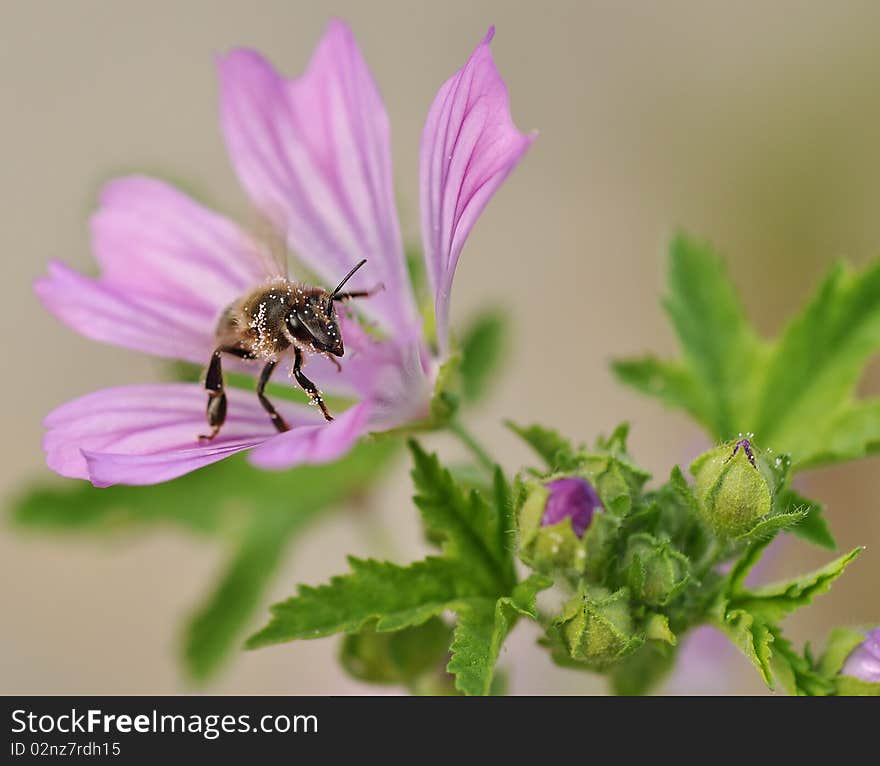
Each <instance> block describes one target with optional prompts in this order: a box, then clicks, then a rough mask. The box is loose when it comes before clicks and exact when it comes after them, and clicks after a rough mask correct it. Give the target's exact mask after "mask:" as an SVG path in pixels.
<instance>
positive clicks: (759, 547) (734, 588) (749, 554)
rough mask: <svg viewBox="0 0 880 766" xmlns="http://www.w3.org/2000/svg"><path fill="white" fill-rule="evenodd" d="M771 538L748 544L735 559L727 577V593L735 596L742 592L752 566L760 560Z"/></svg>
mask: <svg viewBox="0 0 880 766" xmlns="http://www.w3.org/2000/svg"><path fill="white" fill-rule="evenodd" d="M771 542H772V538H770V537H762V538H758V539H757V540H754V541H753V542H751V543H749V547H748V548H746V550H745V552H744V553H743V554H742V556H740V557H739V559H737V561H736V562H735V563H734V565H733V567H732V568H731V570H730V574H729V575H728V576H727V587H726V591H727V593H729V594H731V595H736V594H738V593H742V592H743V584H744V583H745V581H746V578H747V577H748V576H749V572H751V571H752V569H753V568H754V566H755V565H756V564H757V563H758V561H760V560H761V556H762V555H763V554H764V549H765V548H766V547H767V546H768V545H770V543H771Z"/></svg>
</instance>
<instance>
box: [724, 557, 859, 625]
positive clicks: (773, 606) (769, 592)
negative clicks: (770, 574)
mask: <svg viewBox="0 0 880 766" xmlns="http://www.w3.org/2000/svg"><path fill="white" fill-rule="evenodd" d="M862 550H863V549H862V548H855V549H853V550H852V551H850V552H849V553H847V554H846V555H844V556H841V557H839V558H837V559H835V560H834V561H832V562H831V563H830V564H828V565H826V566H824V567H822V568H821V569H817V570H816V571H815V572H811V573H809V574H806V575H803V576H801V577H797V578H794V579H792V580H785V581H783V582H779V583H773V584H772V585H766V586H763V587H760V588H755V589H754V590H751V591H742V592H741V594H740V595H737V596H735V597H734V598H733V599H732V600H731V606H733V607H734V608H739V609H744V610H746V611H748V612H749V613H750V614H752V615H756V616H759V617H761V618H762V619H763V620H766V621H767V622H769V623H777V622H778V621H779V620H781V619H782V618H783V617H785V615H787V614H789V613H790V612H793V611H794V610H795V609H799V608H801V607H802V606H806V605H807V604H809V603H810V602H811V601H812V600H813V598H814V597H815V596H818V595H820V594H821V593H825V592H826V591H827V590H828V589H829V588H830V587H831V584H832V583H833V582H834V581H835V580H836V579H837V578H838V577H840V575H841V574H843V571H844V570H845V569H846V567H847V566H848V565H849V564H850V562H852V561H853V559H855V558H856V556H858V555H859V554H860V553H861V552H862Z"/></svg>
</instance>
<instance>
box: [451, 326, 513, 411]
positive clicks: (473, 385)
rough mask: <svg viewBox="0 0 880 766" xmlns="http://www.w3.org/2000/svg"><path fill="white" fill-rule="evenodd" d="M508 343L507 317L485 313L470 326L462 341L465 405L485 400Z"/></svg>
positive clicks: (462, 375) (462, 383) (461, 373)
mask: <svg viewBox="0 0 880 766" xmlns="http://www.w3.org/2000/svg"><path fill="white" fill-rule="evenodd" d="M506 341H507V319H506V314H505V313H504V312H502V311H501V310H499V309H493V310H490V311H485V312H483V313H481V314H480V315H478V316H477V317H476V318H475V319H474V320H473V321H472V322H471V324H470V325H469V326H468V328H467V330H466V331H465V333H464V337H463V338H462V340H461V366H460V367H459V374H460V375H461V392H462V396H463V398H464V400H465V401H466V402H470V403H474V402H477V401H479V400H480V399H482V398H483V397H484V396H485V395H486V393H487V392H488V390H489V386H490V384H491V383H492V378H493V377H494V376H495V375H496V374H497V372H498V368H499V367H500V365H501V361H502V359H503V357H504V350H505V346H506Z"/></svg>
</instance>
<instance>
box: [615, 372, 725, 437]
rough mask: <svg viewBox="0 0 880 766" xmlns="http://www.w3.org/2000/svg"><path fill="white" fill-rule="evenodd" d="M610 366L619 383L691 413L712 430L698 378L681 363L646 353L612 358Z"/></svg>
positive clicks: (707, 406) (710, 417)
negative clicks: (630, 356) (641, 355)
mask: <svg viewBox="0 0 880 766" xmlns="http://www.w3.org/2000/svg"><path fill="white" fill-rule="evenodd" d="M611 369H612V371H613V372H614V375H615V376H616V377H617V379H618V380H619V381H620V382H621V383H623V384H625V385H627V386H629V387H630V388H634V389H636V391H640V392H641V393H643V394H646V395H647V396H653V397H655V398H657V399H660V401H661V402H663V404H665V405H666V406H667V407H669V408H670V409H674V410H684V411H685V412H688V413H690V415H691V417H693V418H694V420H696V421H697V422H698V423H701V424H702V425H703V426H704V427H705V428H706V429H707V430H708V431H710V432H712V433H714V419H713V417H712V415H711V412H710V404H709V402H708V401H707V400H706V397H705V396H704V395H703V394H702V392H701V391H700V386H699V382H698V381H697V379H696V378H695V377H694V376H693V375H692V374H691V372H690V370H689V369H688V368H686V367H685V366H684V365H683V364H680V363H678V362H669V361H663V360H660V359H657V358H655V357H653V356H646V357H642V358H641V359H618V360H615V361H613V362H612V363H611Z"/></svg>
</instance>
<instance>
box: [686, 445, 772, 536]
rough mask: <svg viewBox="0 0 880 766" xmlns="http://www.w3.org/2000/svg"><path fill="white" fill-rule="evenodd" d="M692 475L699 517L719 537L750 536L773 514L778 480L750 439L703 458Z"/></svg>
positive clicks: (692, 471)
mask: <svg viewBox="0 0 880 766" xmlns="http://www.w3.org/2000/svg"><path fill="white" fill-rule="evenodd" d="M691 473H692V474H693V475H694V478H695V479H696V496H697V502H698V505H699V511H700V515H701V516H702V518H703V519H704V521H705V522H706V523H707V524H708V525H709V526H710V527H711V528H712V530H713V531H714V532H715V534H716V535H718V536H719V537H721V538H726V537H740V536H741V535H744V534H747V533H748V532H749V530H751V529H752V528H753V527H754V526H755V524H756V523H757V522H758V521H759V520H760V519H761V518H763V517H765V516H767V515H768V514H769V513H770V509H771V506H772V502H773V497H772V490H771V487H773V486H774V485H775V483H776V480H775V477H774V476H773V473H772V471H771V470H770V468H769V467H768V466H767V465H766V464H765V463H764V461H763V459H762V458H761V457H760V455H758V454H757V453H756V451H755V450H754V449H753V447H752V445H751V442H750V441H749V440H748V439H740V440H738V441H736V442H732V441H731V442H728V443H727V444H723V445H722V446H720V447H716V448H715V449H713V450H710V451H709V452H706V453H704V454H702V455H700V457H698V458H697V459H696V460H694V462H693V463H692V464H691Z"/></svg>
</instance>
